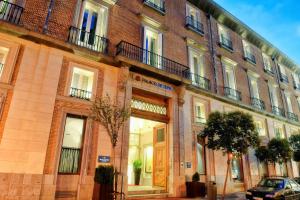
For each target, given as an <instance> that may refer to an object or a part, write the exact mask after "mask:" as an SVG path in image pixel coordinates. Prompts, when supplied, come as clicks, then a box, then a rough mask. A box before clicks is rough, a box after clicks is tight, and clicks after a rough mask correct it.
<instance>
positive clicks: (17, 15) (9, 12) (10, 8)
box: [0, 0, 24, 24]
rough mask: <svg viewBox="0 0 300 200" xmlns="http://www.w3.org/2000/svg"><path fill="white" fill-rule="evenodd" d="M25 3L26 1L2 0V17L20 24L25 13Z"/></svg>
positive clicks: (0, 4)
mask: <svg viewBox="0 0 300 200" xmlns="http://www.w3.org/2000/svg"><path fill="white" fill-rule="evenodd" d="M23 4H24V1H16V0H1V1H0V19H1V20H4V21H7V22H10V23H13V24H19V22H20V19H21V15H22V13H23V7H22V6H23Z"/></svg>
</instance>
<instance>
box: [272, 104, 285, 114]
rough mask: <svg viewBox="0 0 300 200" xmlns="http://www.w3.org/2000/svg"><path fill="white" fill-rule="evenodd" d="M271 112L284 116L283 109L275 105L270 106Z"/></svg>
mask: <svg viewBox="0 0 300 200" xmlns="http://www.w3.org/2000/svg"><path fill="white" fill-rule="evenodd" d="M272 113H273V114H275V115H278V116H281V117H285V114H284V110H283V109H282V108H279V107H277V106H272Z"/></svg>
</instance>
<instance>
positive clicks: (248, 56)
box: [245, 50, 256, 64]
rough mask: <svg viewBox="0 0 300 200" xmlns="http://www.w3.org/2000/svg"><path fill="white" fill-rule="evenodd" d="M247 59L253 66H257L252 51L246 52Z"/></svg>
mask: <svg viewBox="0 0 300 200" xmlns="http://www.w3.org/2000/svg"><path fill="white" fill-rule="evenodd" d="M245 59H246V60H247V61H249V62H251V63H252V64H256V58H255V56H254V55H253V54H252V52H251V51H249V50H246V51H245Z"/></svg>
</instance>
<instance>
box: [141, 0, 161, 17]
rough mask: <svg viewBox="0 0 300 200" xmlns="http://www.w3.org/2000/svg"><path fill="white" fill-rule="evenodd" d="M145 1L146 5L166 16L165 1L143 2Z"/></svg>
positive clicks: (147, 0)
mask: <svg viewBox="0 0 300 200" xmlns="http://www.w3.org/2000/svg"><path fill="white" fill-rule="evenodd" d="M143 1H144V4H145V5H147V6H149V7H151V8H153V9H155V10H157V11H158V12H160V13H161V14H163V15H164V14H165V13H166V7H165V0H158V1H154V0H143Z"/></svg>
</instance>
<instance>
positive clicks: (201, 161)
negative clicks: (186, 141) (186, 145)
mask: <svg viewBox="0 0 300 200" xmlns="http://www.w3.org/2000/svg"><path fill="white" fill-rule="evenodd" d="M196 145H197V146H196V153H197V172H198V173H199V174H205V151H204V142H203V140H202V139H201V138H200V137H197V144H196Z"/></svg>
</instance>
